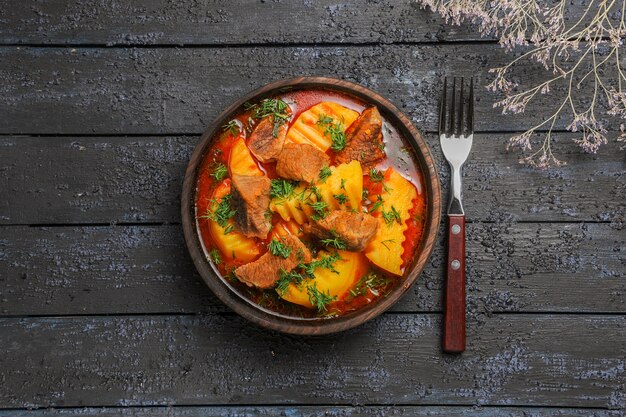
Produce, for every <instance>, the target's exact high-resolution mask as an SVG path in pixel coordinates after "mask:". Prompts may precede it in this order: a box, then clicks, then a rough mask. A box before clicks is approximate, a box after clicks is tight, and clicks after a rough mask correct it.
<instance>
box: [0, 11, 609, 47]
mask: <svg viewBox="0 0 626 417" xmlns="http://www.w3.org/2000/svg"><path fill="white" fill-rule="evenodd" d="M9 6H10V7H9ZM585 7H586V3H585V1H584V0H576V1H570V2H568V8H567V13H566V22H569V21H570V20H571V19H574V18H577V17H578V16H580V15H581V14H582V12H583V11H584V9H585ZM295 16H298V17H300V16H306V18H299V19H298V20H297V24H294V17H295ZM0 17H2V23H4V24H3V25H0V43H41V44H67V45H81V44H89V45H93V44H100V45H154V44H158V45H168V44H169V45H198V44H200V45H228V44H246V43H265V44H271V43H274V44H276V43H279V44H285V43H287V44H289V43H303V42H304V43H326V42H334V43H373V42H380V43H394V42H417V43H419V42H449V41H472V40H481V39H486V40H491V39H494V38H493V37H486V38H482V37H481V36H480V35H479V34H478V31H477V30H476V28H474V27H473V26H471V25H463V26H454V25H447V24H445V21H444V19H442V18H440V17H439V16H438V15H436V14H433V13H431V12H430V10H423V9H420V7H419V5H418V4H417V3H416V2H398V1H393V0H379V1H376V2H360V1H358V0H342V1H340V2H337V1H332V0H315V1H296V0H289V1H282V2H263V1H261V2H249V1H245V0H216V1H213V2H211V3H206V4H205V3H202V2H195V1H193V0H180V1H176V2H173V1H171V0H152V1H150V0H136V1H134V2H132V3H108V2H103V3H98V7H95V8H94V7H92V6H91V5H87V4H84V3H83V2H80V1H75V2H68V1H63V0H48V1H46V2H42V3H34V4H29V3H27V2H11V1H10V0H1V1H0ZM614 19H615V20H618V19H619V17H614ZM265 22H271V23H272V24H263V23H265Z"/></svg>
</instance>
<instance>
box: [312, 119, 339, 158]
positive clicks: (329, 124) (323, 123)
mask: <svg viewBox="0 0 626 417" xmlns="http://www.w3.org/2000/svg"><path fill="white" fill-rule="evenodd" d="M315 124H316V125H318V126H320V127H322V128H324V129H325V130H324V134H325V135H328V136H329V137H330V140H331V141H332V144H331V146H330V148H331V149H332V150H334V151H341V150H343V148H345V147H346V133H345V132H344V130H345V128H344V126H343V123H342V122H339V121H338V122H335V121H334V119H333V118H332V117H330V116H327V115H325V114H321V115H320V117H319V119H318V120H317V122H315Z"/></svg>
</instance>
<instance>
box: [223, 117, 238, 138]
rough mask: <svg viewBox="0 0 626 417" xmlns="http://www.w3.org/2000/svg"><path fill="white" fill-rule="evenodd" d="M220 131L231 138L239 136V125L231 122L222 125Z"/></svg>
mask: <svg viewBox="0 0 626 417" xmlns="http://www.w3.org/2000/svg"><path fill="white" fill-rule="evenodd" d="M222 130H223V131H224V132H229V133H230V134H231V135H233V136H237V135H238V134H239V124H238V123H237V121H236V120H231V121H230V122H228V123H226V124H224V125H222Z"/></svg>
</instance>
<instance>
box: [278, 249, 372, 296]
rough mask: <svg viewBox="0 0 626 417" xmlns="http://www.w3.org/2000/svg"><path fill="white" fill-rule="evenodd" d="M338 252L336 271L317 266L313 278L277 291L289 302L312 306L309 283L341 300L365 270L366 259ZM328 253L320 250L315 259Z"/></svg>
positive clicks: (353, 253)
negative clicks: (282, 291)
mask: <svg viewBox="0 0 626 417" xmlns="http://www.w3.org/2000/svg"><path fill="white" fill-rule="evenodd" d="M338 253H339V255H340V256H341V259H339V260H338V261H337V262H335V264H334V269H335V270H336V271H337V272H333V271H331V270H330V269H328V268H323V267H322V268H317V269H316V270H315V272H314V278H312V279H308V280H305V281H303V282H302V284H300V285H298V286H296V285H294V284H291V285H289V287H287V290H286V291H285V292H284V293H283V294H281V293H280V292H279V295H280V296H281V297H282V298H283V299H285V300H287V301H289V302H291V303H294V304H299V305H301V306H304V307H308V308H313V305H312V304H311V301H310V300H309V293H308V290H307V288H308V287H309V286H310V285H315V287H316V288H317V290H318V291H320V292H323V293H326V294H329V295H330V296H331V297H333V296H335V297H337V300H341V299H342V298H343V296H344V295H345V294H346V292H348V291H349V290H350V288H352V287H353V286H354V284H355V282H356V281H358V279H359V278H360V276H361V275H362V273H363V272H364V271H365V270H366V266H367V260H366V259H365V257H364V256H363V254H361V253H355V252H347V251H338ZM329 255H330V253H328V252H325V251H322V252H320V254H319V255H318V257H317V258H316V260H319V259H320V258H321V257H322V256H329Z"/></svg>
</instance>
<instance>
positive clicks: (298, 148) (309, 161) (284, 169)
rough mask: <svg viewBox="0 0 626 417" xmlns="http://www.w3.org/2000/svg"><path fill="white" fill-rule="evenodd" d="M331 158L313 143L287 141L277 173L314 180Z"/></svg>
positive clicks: (279, 158)
mask: <svg viewBox="0 0 626 417" xmlns="http://www.w3.org/2000/svg"><path fill="white" fill-rule="evenodd" d="M329 164H330V158H329V157H328V155H326V154H325V153H324V152H322V151H320V150H319V149H318V148H316V147H315V146H313V145H307V144H305V143H286V144H285V146H284V147H283V151H282V152H281V153H280V156H279V157H278V162H277V163H276V173H277V174H278V175H279V176H280V177H283V178H288V179H290V180H296V181H306V182H313V181H315V180H316V179H317V177H318V176H319V173H320V170H321V169H322V168H324V167H327V166H328V165H329Z"/></svg>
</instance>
